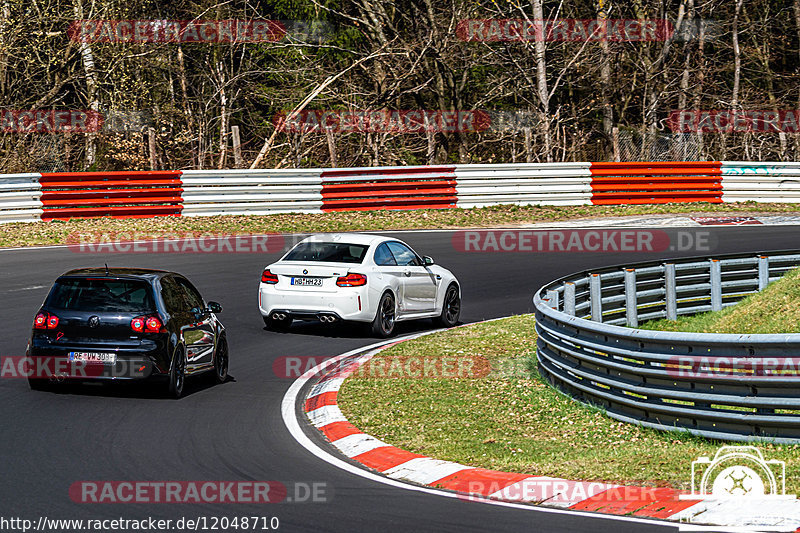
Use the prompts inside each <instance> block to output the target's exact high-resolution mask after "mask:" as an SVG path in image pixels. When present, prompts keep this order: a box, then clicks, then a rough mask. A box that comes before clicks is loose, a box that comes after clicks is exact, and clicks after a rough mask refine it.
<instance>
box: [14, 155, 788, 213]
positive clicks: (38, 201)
mask: <svg viewBox="0 0 800 533" xmlns="http://www.w3.org/2000/svg"><path fill="white" fill-rule="evenodd" d="M744 201H756V202H787V203H800V163H781V162H763V163H761V162H735V161H724V162H719V161H700V162H653V163H647V162H645V163H639V162H636V163H630V162H628V163H513V164H498V165H436V166H409V167H372V168H336V169H277V170H272V169H267V170H185V171H179V170H178V171H153V172H138V171H134V172H74V173H45V174H39V173H29V174H8V175H4V176H0V223H2V222H20V221H35V220H40V219H42V220H50V219H67V218H90V217H102V216H112V217H123V218H127V217H149V216H165V215H167V216H212V215H263V214H270V213H288V212H291V213H319V212H328V211H361V210H374V209H449V208H456V207H459V208H472V207H485V206H492V205H500V204H516V205H592V204H594V205H609V204H660V203H674V202H711V203H720V202H744Z"/></svg>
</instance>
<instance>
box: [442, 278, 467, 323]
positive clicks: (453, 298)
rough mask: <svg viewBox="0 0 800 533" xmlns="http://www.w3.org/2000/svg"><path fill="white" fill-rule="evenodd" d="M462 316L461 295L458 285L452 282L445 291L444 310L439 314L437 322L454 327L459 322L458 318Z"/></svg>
mask: <svg viewBox="0 0 800 533" xmlns="http://www.w3.org/2000/svg"><path fill="white" fill-rule="evenodd" d="M460 316H461V295H460V294H459V291H458V285H456V284H455V283H451V284H450V286H449V287H447V292H445V293H444V300H443V301H442V312H441V314H440V315H439V317H438V319H437V322H439V325H441V326H442V327H445V328H452V327H453V326H455V325H456V324H458V318H459V317H460Z"/></svg>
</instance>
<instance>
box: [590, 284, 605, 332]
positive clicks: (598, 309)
mask: <svg viewBox="0 0 800 533" xmlns="http://www.w3.org/2000/svg"><path fill="white" fill-rule="evenodd" d="M589 299H590V301H591V305H592V320H593V321H595V322H602V321H603V295H602V293H601V291H600V274H592V275H591V277H590V278H589Z"/></svg>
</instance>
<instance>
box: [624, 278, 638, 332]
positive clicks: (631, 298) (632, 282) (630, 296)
mask: <svg viewBox="0 0 800 533" xmlns="http://www.w3.org/2000/svg"><path fill="white" fill-rule="evenodd" d="M637 304H638V301H637V298H636V270H635V269H633V268H626V269H625V320H626V321H627V323H628V326H629V327H632V328H635V327H638V326H639V310H638V308H637Z"/></svg>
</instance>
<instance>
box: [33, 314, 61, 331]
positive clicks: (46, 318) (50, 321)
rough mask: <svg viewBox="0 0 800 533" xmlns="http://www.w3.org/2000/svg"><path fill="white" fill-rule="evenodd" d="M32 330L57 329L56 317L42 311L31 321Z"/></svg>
mask: <svg viewBox="0 0 800 533" xmlns="http://www.w3.org/2000/svg"><path fill="white" fill-rule="evenodd" d="M33 327H34V329H56V328H57V327H58V317H57V316H56V315H54V314H52V313H48V312H47V311H42V312H41V313H39V314H38V315H36V318H34V319H33Z"/></svg>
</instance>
